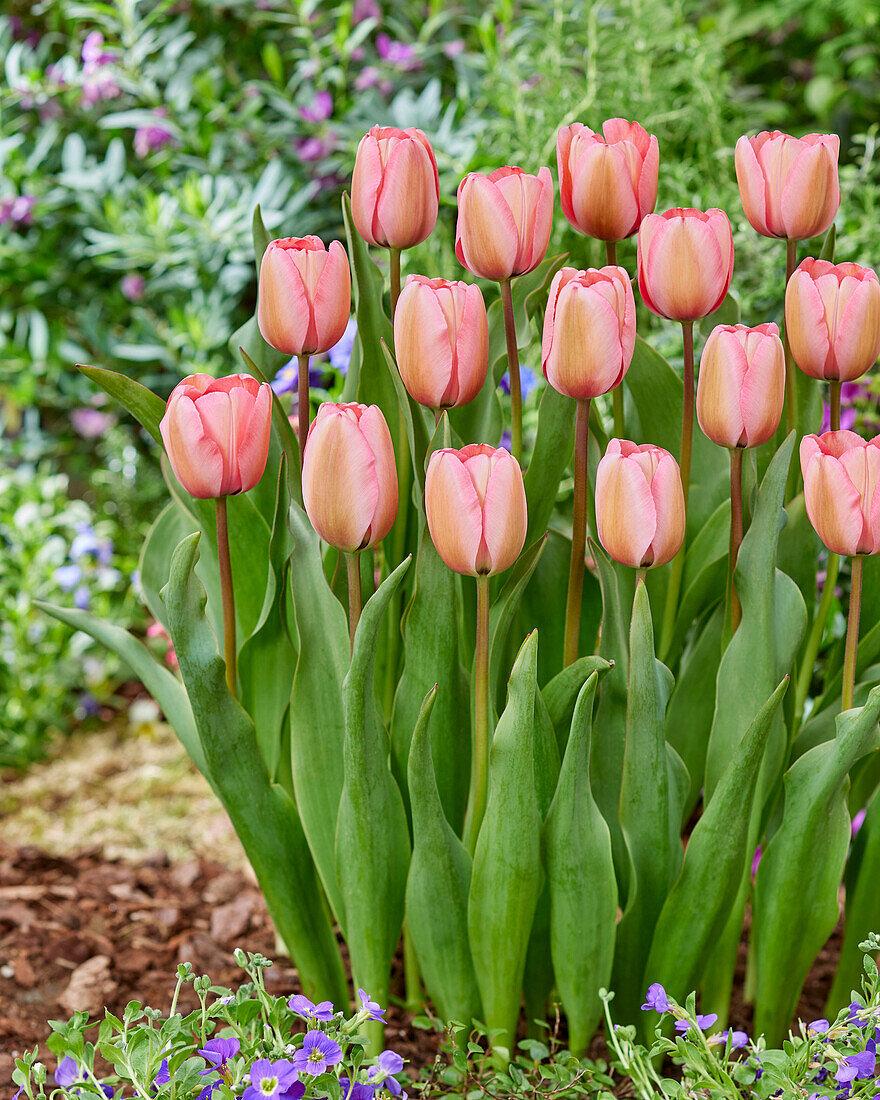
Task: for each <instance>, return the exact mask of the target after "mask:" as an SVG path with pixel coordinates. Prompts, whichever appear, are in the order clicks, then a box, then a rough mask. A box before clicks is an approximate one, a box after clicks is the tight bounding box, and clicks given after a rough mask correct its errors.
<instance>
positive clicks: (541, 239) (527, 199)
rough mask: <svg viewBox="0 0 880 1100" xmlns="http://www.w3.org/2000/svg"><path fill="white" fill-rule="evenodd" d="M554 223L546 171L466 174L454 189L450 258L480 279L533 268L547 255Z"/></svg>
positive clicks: (502, 170) (550, 183)
mask: <svg viewBox="0 0 880 1100" xmlns="http://www.w3.org/2000/svg"><path fill="white" fill-rule="evenodd" d="M552 221H553V181H552V179H551V178H550V169H549V168H541V169H540V170H539V172H538V174H537V176H530V175H529V174H528V173H527V172H524V171H523V170H522V169H521V168H496V169H495V171H494V172H490V173H489V175H488V176H482V175H480V173H479V172H471V173H470V175H467V176H465V177H464V179H463V180H462V181H461V183H460V184H459V185H458V222H457V223H456V226H455V254H456V256H457V257H458V262H459V263H460V264H462V265H463V266H464V267H466V268H467V269H468V271H472V272H473V273H474V275H479V276H480V277H481V278H483V279H493V280H495V281H496V282H501V281H503V280H505V279H509V278H511V276H513V275H522V274H523V273H524V272H526V271H531V270H532V269H533V268H536V267H537V266H538V264H539V263H540V262H541V260H543V259H544V254H545V253H546V251H547V245H548V244H549V242H550V228H551V224H552Z"/></svg>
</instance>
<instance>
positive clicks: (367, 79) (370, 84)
mask: <svg viewBox="0 0 880 1100" xmlns="http://www.w3.org/2000/svg"><path fill="white" fill-rule="evenodd" d="M381 80H382V74H381V73H380V72H379V70H378V69H377V68H376V66H375V65H365V66H364V67H363V68H362V69H361V71H360V72H359V73H358V74H357V76H356V77H355V78H354V86H355V89H356V90H357V91H359V92H365V91H366V90H367V89H368V88H375V87H376V85H377V84H379V83H380V81H381Z"/></svg>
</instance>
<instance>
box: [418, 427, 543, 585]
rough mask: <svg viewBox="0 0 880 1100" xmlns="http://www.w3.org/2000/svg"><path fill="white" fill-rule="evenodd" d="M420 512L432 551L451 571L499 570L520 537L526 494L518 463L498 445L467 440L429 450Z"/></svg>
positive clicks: (469, 573) (482, 572) (512, 557)
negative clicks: (424, 516) (458, 447)
mask: <svg viewBox="0 0 880 1100" xmlns="http://www.w3.org/2000/svg"><path fill="white" fill-rule="evenodd" d="M425 511H426V513H427V516H428V528H429V530H430V532H431V538H432V539H433V540H434V546H435V547H436V548H437V553H438V554H439V555H440V557H441V558H442V559H443V560H444V561H445V562H446V564H447V565H448V566H449V568H450V569H454V570H455V572H456V573H464V574H466V575H467V576H471V577H475V576H478V575H485V574H488V573H502V572H503V571H504V570H505V569H508V568H510V566H511V565H513V563H514V562H515V561H516V559H517V558H518V557H519V554H520V551H521V550H522V548H523V543H524V542H525V539H526V526H527V513H526V493H525V489H524V487H523V479H522V472H521V471H520V468H519V463H518V462H517V461H516V459H515V458H514V457H513V455H511V454H510V452H509V451H505V450H504V448H503V447H499V448H498V449H497V450H496V449H495V448H494V447H490V446H488V444H485V443H472V444H470V446H467V447H462V449H461V450H460V451H456V450H453V449H451V448H447V449H446V450H442V451H435V452H434V453H433V454H432V455H431V460H430V462H429V463H428V474H427V478H426V480H425Z"/></svg>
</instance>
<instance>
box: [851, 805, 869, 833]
mask: <svg viewBox="0 0 880 1100" xmlns="http://www.w3.org/2000/svg"><path fill="white" fill-rule="evenodd" d="M867 812H868V811H867V810H866V809H864V807H863V808H862V809H861V810H859V812H858V813H857V814H856V815H855V817H854V818H853V819H852V826H851V827H850V835H851V836H855V835H856V834H857V833H858V831H859V829H861V827H862V826H863V825H864V824H865V814H866V813H867Z"/></svg>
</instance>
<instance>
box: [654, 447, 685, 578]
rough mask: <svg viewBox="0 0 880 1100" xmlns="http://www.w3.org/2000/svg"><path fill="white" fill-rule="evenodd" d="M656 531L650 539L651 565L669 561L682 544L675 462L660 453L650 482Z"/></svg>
mask: <svg viewBox="0 0 880 1100" xmlns="http://www.w3.org/2000/svg"><path fill="white" fill-rule="evenodd" d="M651 496H652V497H653V500H654V508H655V515H656V522H657V528H656V531H655V533H654V538H653V539H652V540H651V550H650V553H651V564H652V565H655V566H656V565H665V564H666V562H668V561H672V559H673V558H674V557H675V555H676V554H677V553H678V551H679V550H680V549H681V544H682V543H683V542H684V530H685V507H684V492H683V490H682V487H681V473H680V471H679V468H678V463H677V462H676V461H675V459H674V458H673V457H672V455H671V454H663V455H661V456H660V461H659V462H658V463H657V469H656V470H655V472H654V477H653V479H652V480H651Z"/></svg>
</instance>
